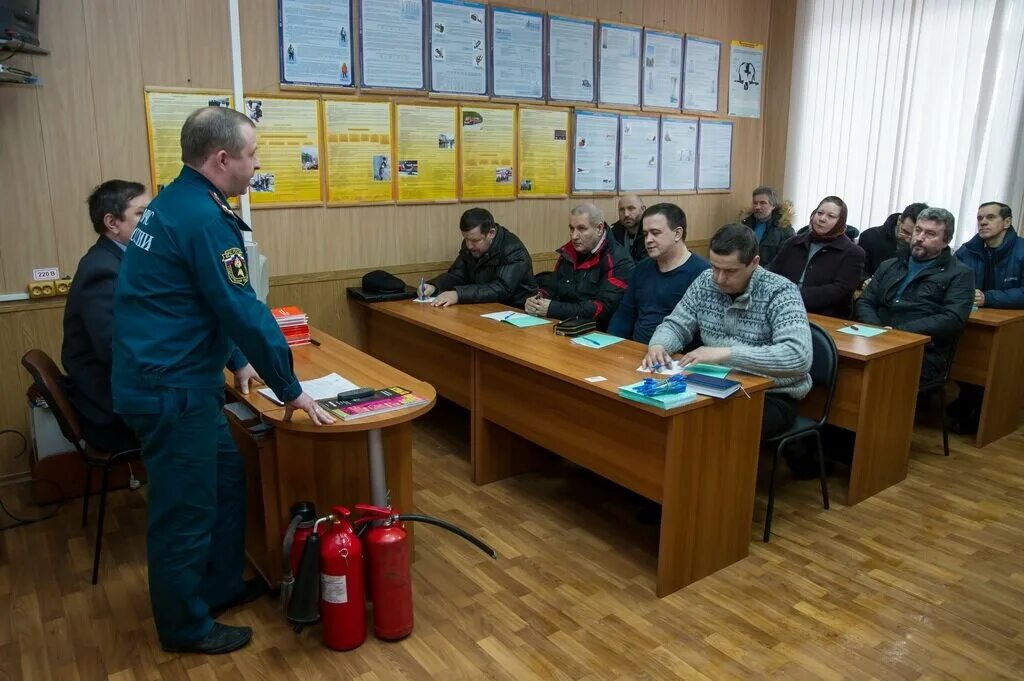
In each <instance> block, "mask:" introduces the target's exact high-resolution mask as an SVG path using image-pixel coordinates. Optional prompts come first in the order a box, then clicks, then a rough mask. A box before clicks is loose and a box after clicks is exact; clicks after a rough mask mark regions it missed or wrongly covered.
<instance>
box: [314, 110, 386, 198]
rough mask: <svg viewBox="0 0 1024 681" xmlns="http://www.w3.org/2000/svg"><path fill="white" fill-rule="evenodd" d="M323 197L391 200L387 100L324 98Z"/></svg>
mask: <svg viewBox="0 0 1024 681" xmlns="http://www.w3.org/2000/svg"><path fill="white" fill-rule="evenodd" d="M324 124H325V126H326V129H325V131H324V142H325V143H324V149H325V153H326V156H327V161H326V163H327V200H328V201H330V202H333V203H360V204H366V203H383V202H390V201H391V200H393V199H394V191H393V180H394V172H393V171H394V158H393V155H392V143H393V142H394V134H393V132H392V129H391V103H390V102H368V101H347V100H346V101H343V100H333V99H328V100H325V101H324Z"/></svg>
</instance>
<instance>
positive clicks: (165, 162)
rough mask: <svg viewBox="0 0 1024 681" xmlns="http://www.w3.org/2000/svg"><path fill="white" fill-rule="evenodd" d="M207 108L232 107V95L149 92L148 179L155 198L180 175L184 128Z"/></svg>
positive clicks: (147, 100)
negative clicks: (195, 113) (197, 112)
mask: <svg viewBox="0 0 1024 681" xmlns="http://www.w3.org/2000/svg"><path fill="white" fill-rule="evenodd" d="M204 106H223V107H231V106H233V102H232V98H231V94H230V93H229V92H227V91H217V90H209V91H205V92H200V91H198V90H158V89H155V88H154V89H149V88H146V132H147V133H148V138H149V139H148V142H149V175H150V181H151V183H152V184H151V187H152V190H153V194H154V195H156V194H159V193H160V190H162V189H163V188H164V187H165V186H167V185H168V184H170V183H171V181H172V180H173V179H174V178H176V177H177V176H178V173H180V172H181V126H183V125H185V119H186V118H188V117H189V115H190V114H191V113H192V112H193V111H195V110H196V109H199V108H201V107H204Z"/></svg>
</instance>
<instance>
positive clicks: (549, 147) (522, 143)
mask: <svg viewBox="0 0 1024 681" xmlns="http://www.w3.org/2000/svg"><path fill="white" fill-rule="evenodd" d="M568 132H569V110H568V109H533V108H529V107H520V108H519V196H520V197H526V198H529V197H531V196H565V195H566V193H567V190H566V182H567V180H568V176H567V174H566V173H567V165H568V160H569V145H568V142H567V138H568Z"/></svg>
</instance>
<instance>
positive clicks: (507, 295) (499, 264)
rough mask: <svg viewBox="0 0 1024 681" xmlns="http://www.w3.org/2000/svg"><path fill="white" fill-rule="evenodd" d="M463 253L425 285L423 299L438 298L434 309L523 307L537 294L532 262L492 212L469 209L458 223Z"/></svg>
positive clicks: (514, 237)
mask: <svg viewBox="0 0 1024 681" xmlns="http://www.w3.org/2000/svg"><path fill="white" fill-rule="evenodd" d="M459 230H460V231H461V232H462V249H461V250H460V251H459V255H458V256H457V257H456V258H455V262H454V263H452V266H451V267H449V268H448V271H447V272H445V273H444V274H442V275H440V276H438V277H435V278H433V279H431V280H430V282H429V283H427V284H424V285H423V286H422V287H421V290H420V291H419V293H420V295H421V296H432V295H435V294H437V298H436V299H435V300H434V302H433V305H434V306H435V307H448V306H449V305H455V304H457V303H505V304H506V305H513V306H515V307H522V306H523V301H525V300H526V298H527V297H528V296H531V295H533V293H534V292H535V291H536V290H537V282H536V280H534V278H533V260H532V259H531V258H530V253H529V252H528V251H527V250H526V246H524V245H523V242H522V241H520V240H519V237H517V236H516V235H515V234H513V233H512V232H510V231H508V230H507V229H505V228H504V227H502V226H501V225H499V224H498V223H496V222H495V221H494V216H493V215H491V213H490V211H488V210H484V209H483V208H470V209H469V210H467V211H466V212H465V213H463V214H462V218H461V219H460V220H459Z"/></svg>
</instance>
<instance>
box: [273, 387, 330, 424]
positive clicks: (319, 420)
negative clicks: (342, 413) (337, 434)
mask: <svg viewBox="0 0 1024 681" xmlns="http://www.w3.org/2000/svg"><path fill="white" fill-rule="evenodd" d="M296 409H301V410H302V411H304V412H306V413H307V414H309V420H310V421H312V422H313V424H314V425H317V426H326V425H329V424H331V423H334V417H333V416H331V415H330V414H329V413H328V412H327V410H326V409H324V408H323V407H321V406H320V405H319V404H317V401H316V400H314V399H313V398H312V397H310V396H309V395H307V394H306V393H302V394H301V395H299V396H298V397H296V398H295V399H294V400H292V401H291V402H289V403H288V404H286V405H284V420H285V421H291V420H292V414H294V413H295V410H296Z"/></svg>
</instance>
